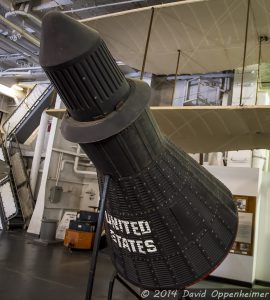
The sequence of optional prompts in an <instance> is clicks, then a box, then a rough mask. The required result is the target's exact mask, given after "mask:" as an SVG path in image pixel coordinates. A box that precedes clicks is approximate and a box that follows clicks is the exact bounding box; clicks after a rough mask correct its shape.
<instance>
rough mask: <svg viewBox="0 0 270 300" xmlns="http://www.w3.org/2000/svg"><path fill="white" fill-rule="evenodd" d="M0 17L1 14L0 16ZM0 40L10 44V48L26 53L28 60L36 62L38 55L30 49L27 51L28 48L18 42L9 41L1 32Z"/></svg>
mask: <svg viewBox="0 0 270 300" xmlns="http://www.w3.org/2000/svg"><path fill="white" fill-rule="evenodd" d="M0 18H1V16H0ZM0 40H1V41H2V42H3V43H5V44H7V45H8V46H10V47H11V48H13V49H15V50H17V51H20V52H23V53H26V54H27V55H29V56H27V59H28V60H29V61H31V62H32V63H34V64H38V57H37V56H36V55H35V54H34V53H33V52H31V51H29V50H28V49H26V48H24V47H22V46H21V45H19V44H18V43H15V42H13V41H11V40H10V39H7V38H5V37H4V36H3V35H2V34H0Z"/></svg>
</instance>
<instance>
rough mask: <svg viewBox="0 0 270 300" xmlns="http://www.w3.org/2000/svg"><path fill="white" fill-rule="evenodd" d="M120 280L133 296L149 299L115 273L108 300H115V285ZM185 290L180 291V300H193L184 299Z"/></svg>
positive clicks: (189, 299) (111, 281) (140, 299)
mask: <svg viewBox="0 0 270 300" xmlns="http://www.w3.org/2000/svg"><path fill="white" fill-rule="evenodd" d="M116 280H118V281H119V282H120V283H121V284H122V285H123V286H124V287H125V288H126V289H127V290H128V291H129V292H130V293H131V294H132V295H134V296H135V297H136V299H139V300H142V299H147V298H148V296H147V295H146V296H142V294H143V293H142V294H141V295H140V294H138V293H137V292H135V291H134V289H133V288H131V287H130V286H129V285H128V284H127V283H126V282H125V281H124V280H123V279H122V278H121V277H120V276H119V274H118V273H117V272H116V271H115V272H114V273H113V275H112V278H111V280H110V285H109V291H108V297H107V300H113V298H112V296H113V288H114V284H115V281H116ZM184 290H185V289H181V290H178V298H177V299H178V300H185V299H186V300H191V298H190V297H188V296H187V297H184V295H183V293H184ZM146 292H147V293H149V294H150V292H149V291H148V290H146Z"/></svg>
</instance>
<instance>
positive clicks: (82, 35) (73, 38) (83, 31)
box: [39, 12, 100, 68]
mask: <svg viewBox="0 0 270 300" xmlns="http://www.w3.org/2000/svg"><path fill="white" fill-rule="evenodd" d="M99 43H100V37H99V34H98V32H97V31H95V30H94V29H92V28H89V27H86V26H85V25H83V24H81V23H79V22H77V21H76V20H74V19H72V18H70V17H68V16H66V15H64V14H62V13H59V12H50V13H48V14H46V15H45V16H44V18H43V20H42V32H41V43H40V55H39V61H40V65H41V66H42V67H45V68H46V67H53V66H59V65H62V64H65V63H68V62H70V61H72V60H74V59H76V58H78V57H80V56H81V55H83V54H84V53H86V52H89V51H90V52H91V51H92V50H93V49H94V48H95V47H96V45H97V44H99Z"/></svg>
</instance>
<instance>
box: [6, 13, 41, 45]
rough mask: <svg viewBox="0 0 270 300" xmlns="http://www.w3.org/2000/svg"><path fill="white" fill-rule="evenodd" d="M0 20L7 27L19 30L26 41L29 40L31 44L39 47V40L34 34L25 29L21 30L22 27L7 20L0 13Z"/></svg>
mask: <svg viewBox="0 0 270 300" xmlns="http://www.w3.org/2000/svg"><path fill="white" fill-rule="evenodd" d="M0 22H2V23H4V24H5V25H7V26H8V27H10V28H12V29H14V30H16V31H17V32H19V33H20V34H21V35H22V36H23V37H24V38H25V39H26V40H27V41H29V42H31V43H32V44H34V45H35V46H37V47H40V42H39V40H38V39H36V38H35V37H34V36H32V35H31V34H29V33H28V32H27V31H25V30H23V29H22V28H20V27H19V26H17V25H15V24H14V23H12V22H10V21H9V20H7V19H6V18H5V17H3V16H1V15H0Z"/></svg>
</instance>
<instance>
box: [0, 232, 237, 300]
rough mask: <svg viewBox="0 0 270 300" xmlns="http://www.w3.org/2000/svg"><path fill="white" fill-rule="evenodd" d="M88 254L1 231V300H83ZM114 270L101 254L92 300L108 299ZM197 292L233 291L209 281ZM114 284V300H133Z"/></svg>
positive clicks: (119, 286)
mask: <svg viewBox="0 0 270 300" xmlns="http://www.w3.org/2000/svg"><path fill="white" fill-rule="evenodd" d="M90 257H91V254H90V253H89V252H88V251H86V252H85V251H73V252H72V253H71V252H69V251H68V250H67V249H66V248H65V247H63V246H62V245H58V246H48V247H44V246H40V245H36V244H33V243H32V240H31V239H30V238H29V237H25V236H24V234H23V233H20V232H9V233H3V232H2V233H1V231H0V299H2V300H71V299H72V300H83V299H84V296H85V289H86V284H87V278H88V270H89V262H90ZM113 271H114V269H113V266H112V263H111V261H110V258H109V256H108V255H107V254H106V251H101V252H100V254H99V260H98V264H97V272H96V279H95V286H94V293H93V298H92V299H93V300H105V299H107V291H108V283H109V280H110V277H111V275H112V273H113ZM195 287H197V288H209V287H212V288H217V287H235V286H229V285H227V284H220V283H215V282H210V281H202V282H200V283H198V284H196V286H195ZM134 299H135V297H134V296H132V295H131V294H130V293H129V292H128V291H127V290H126V289H125V288H124V287H123V286H121V285H120V284H118V283H116V285H115V290H114V297H113V300H134Z"/></svg>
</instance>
